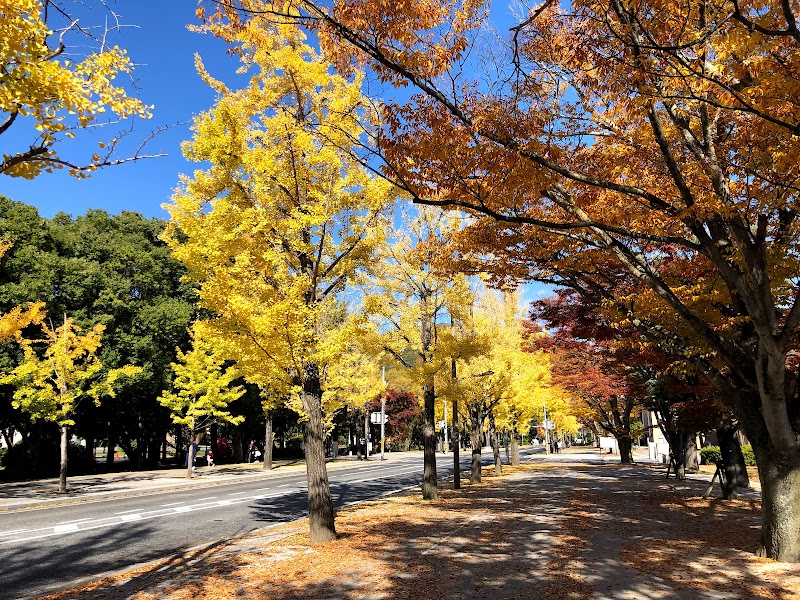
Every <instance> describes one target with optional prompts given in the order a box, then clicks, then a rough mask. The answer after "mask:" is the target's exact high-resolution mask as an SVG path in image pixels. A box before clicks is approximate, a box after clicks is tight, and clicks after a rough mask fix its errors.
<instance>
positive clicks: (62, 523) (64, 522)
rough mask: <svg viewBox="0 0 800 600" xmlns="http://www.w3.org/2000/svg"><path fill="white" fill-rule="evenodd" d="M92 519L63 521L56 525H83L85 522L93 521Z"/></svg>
mask: <svg viewBox="0 0 800 600" xmlns="http://www.w3.org/2000/svg"><path fill="white" fill-rule="evenodd" d="M91 520H92V518H91V517H86V518H83V519H72V520H71V521H61V523H56V525H69V524H70V523H82V522H83V521H91Z"/></svg>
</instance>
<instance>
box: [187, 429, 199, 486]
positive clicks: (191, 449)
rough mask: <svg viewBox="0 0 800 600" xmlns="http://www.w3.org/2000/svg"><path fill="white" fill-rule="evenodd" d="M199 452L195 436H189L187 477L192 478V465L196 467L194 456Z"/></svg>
mask: <svg viewBox="0 0 800 600" xmlns="http://www.w3.org/2000/svg"><path fill="white" fill-rule="evenodd" d="M196 453H197V446H195V436H194V435H190V436H189V444H188V446H187V448H186V479H191V478H192V467H194V457H195V454H196Z"/></svg>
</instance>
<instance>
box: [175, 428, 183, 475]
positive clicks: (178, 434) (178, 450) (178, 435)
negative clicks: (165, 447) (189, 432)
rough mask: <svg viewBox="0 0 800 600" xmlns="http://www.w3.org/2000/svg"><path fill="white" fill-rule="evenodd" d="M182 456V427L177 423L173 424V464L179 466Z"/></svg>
mask: <svg viewBox="0 0 800 600" xmlns="http://www.w3.org/2000/svg"><path fill="white" fill-rule="evenodd" d="M182 458H183V428H182V427H181V426H179V425H176V426H175V460H174V462H175V464H176V465H177V466H179V467H180V466H181V459H182Z"/></svg>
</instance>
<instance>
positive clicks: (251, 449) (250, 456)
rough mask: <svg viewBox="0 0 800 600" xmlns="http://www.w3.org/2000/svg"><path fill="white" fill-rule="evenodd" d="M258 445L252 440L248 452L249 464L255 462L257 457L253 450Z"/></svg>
mask: <svg viewBox="0 0 800 600" xmlns="http://www.w3.org/2000/svg"><path fill="white" fill-rule="evenodd" d="M255 445H256V443H255V442H253V441H252V440H251V441H250V448H249V449H248V450H247V464H250V463H251V462H253V457H254V456H255V455H254V453H253V449H254V448H255Z"/></svg>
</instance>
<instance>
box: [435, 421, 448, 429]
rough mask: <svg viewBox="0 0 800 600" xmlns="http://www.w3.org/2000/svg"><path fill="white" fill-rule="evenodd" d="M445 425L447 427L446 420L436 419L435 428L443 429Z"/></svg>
mask: <svg viewBox="0 0 800 600" xmlns="http://www.w3.org/2000/svg"><path fill="white" fill-rule="evenodd" d="M445 427H447V422H446V421H436V428H437V429H444V428H445Z"/></svg>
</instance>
